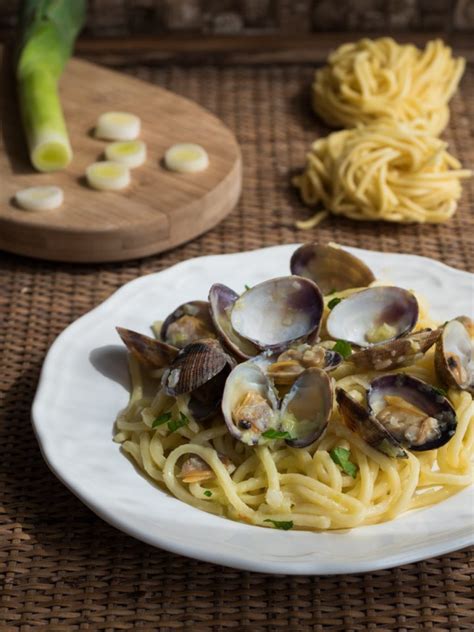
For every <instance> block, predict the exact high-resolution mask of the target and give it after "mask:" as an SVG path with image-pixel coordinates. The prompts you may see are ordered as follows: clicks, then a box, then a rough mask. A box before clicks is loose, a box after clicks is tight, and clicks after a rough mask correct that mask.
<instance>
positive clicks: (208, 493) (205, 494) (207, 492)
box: [204, 489, 212, 498]
mask: <svg viewBox="0 0 474 632" xmlns="http://www.w3.org/2000/svg"><path fill="white" fill-rule="evenodd" d="M204 496H207V497H208V498H210V497H211V496H212V492H211V490H210V489H206V491H205V492H204Z"/></svg>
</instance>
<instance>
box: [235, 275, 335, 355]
mask: <svg viewBox="0 0 474 632" xmlns="http://www.w3.org/2000/svg"><path fill="white" fill-rule="evenodd" d="M323 308H324V303H323V297H322V295H321V291H320V290H319V288H318V286H317V285H316V284H315V283H313V282H312V281H310V280H309V279H304V278H302V277H297V276H287V277H278V278H275V279H269V280H268V281H264V282H263V283H259V284H258V285H255V286H254V287H252V288H250V289H248V290H247V291H246V292H244V293H243V294H242V295H241V296H240V297H239V298H238V299H237V300H236V301H235V303H234V305H233V307H232V311H231V313H230V320H231V325H232V328H233V330H234V331H236V332H237V333H238V334H239V335H240V336H242V337H243V338H246V339H247V340H250V341H251V342H253V343H254V345H256V346H257V347H259V348H260V349H269V350H273V351H279V350H282V349H285V348H286V347H288V346H289V345H290V344H292V343H293V342H295V341H297V340H305V339H307V338H308V337H309V336H310V335H311V334H313V333H314V332H316V331H317V330H318V328H319V325H320V322H321V317H322V313H323Z"/></svg>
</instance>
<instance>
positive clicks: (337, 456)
mask: <svg viewBox="0 0 474 632" xmlns="http://www.w3.org/2000/svg"><path fill="white" fill-rule="evenodd" d="M329 456H330V457H331V459H332V460H333V461H334V463H335V464H336V465H339V467H340V468H341V470H342V471H343V472H345V474H349V476H352V478H355V477H356V476H357V470H358V469H359V468H358V467H357V465H355V464H354V463H352V461H350V460H349V459H350V456H351V451H350V450H347V449H346V448H334V449H333V450H331V452H330V453H329Z"/></svg>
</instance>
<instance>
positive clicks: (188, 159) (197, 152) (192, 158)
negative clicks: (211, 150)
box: [165, 143, 209, 173]
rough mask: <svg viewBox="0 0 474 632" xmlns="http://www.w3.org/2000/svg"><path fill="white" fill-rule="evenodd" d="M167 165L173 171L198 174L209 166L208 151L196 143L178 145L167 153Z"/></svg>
mask: <svg viewBox="0 0 474 632" xmlns="http://www.w3.org/2000/svg"><path fill="white" fill-rule="evenodd" d="M165 165H166V166H167V167H168V169H170V170H171V171H178V172H179V173H196V172H198V171H204V169H207V167H208V165H209V156H208V155H207V151H206V150H205V149H204V148H203V147H201V145H195V144H194V143H177V144H176V145H173V146H172V147H170V148H169V149H168V150H167V151H166V153H165Z"/></svg>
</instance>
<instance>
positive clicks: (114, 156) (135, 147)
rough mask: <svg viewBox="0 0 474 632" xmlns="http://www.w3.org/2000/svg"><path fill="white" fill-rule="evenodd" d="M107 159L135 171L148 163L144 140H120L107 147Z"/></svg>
mask: <svg viewBox="0 0 474 632" xmlns="http://www.w3.org/2000/svg"><path fill="white" fill-rule="evenodd" d="M105 157H106V158H107V160H112V161H114V162H120V163H122V164H124V165H126V166H127V167H128V168H129V169H135V168H136V167H140V166H141V165H143V163H144V162H145V161H146V145H145V143H144V142H143V141H142V140H119V141H117V142H115V143H110V145H107V147H106V148H105Z"/></svg>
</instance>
